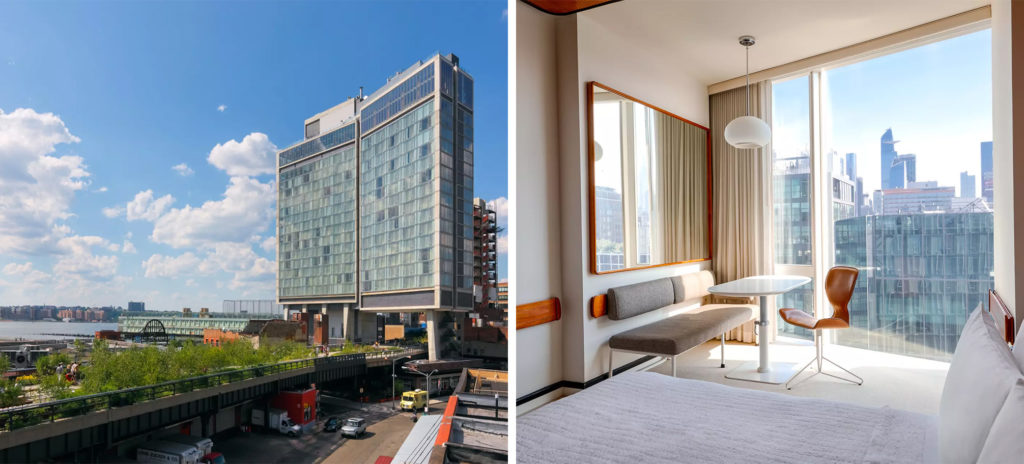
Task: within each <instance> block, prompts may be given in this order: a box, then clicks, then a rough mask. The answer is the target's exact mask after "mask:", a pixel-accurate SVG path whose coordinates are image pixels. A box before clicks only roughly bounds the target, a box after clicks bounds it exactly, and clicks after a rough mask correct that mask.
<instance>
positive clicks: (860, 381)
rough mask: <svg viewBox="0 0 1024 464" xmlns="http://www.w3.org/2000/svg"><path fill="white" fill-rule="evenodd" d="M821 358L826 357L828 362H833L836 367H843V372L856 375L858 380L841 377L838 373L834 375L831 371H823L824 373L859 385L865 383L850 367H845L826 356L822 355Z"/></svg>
mask: <svg viewBox="0 0 1024 464" xmlns="http://www.w3.org/2000/svg"><path fill="white" fill-rule="evenodd" d="M821 358H822V359H824V360H825V361H828V362H830V363H832V365H833V366H836V367H838V368H840V369H842V370H843V372H846V373H847V374H850V375H852V376H854V377H855V378H856V379H857V380H850V379H845V378H842V377H839V376H838V375H832V374H829V373H823V374H825V375H827V376H829V377H835V378H837V379H839V380H845V381H847V382H850V383H855V384H857V385H864V379H862V378H860V376H859V375H857V374H854V373H853V372H850V370H849V369H847V368H845V367H843V366H840V365H839V364H836V362H835V361H833V360H831V359H828V358H826V357H824V356H822V357H821Z"/></svg>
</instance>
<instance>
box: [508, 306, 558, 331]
mask: <svg viewBox="0 0 1024 464" xmlns="http://www.w3.org/2000/svg"><path fill="white" fill-rule="evenodd" d="M561 318H562V304H561V303H560V302H559V301H558V298H549V299H547V300H544V301H538V302H535V303H527V304H521V305H516V330H521V329H525V328H527V327H533V326H535V325H541V324H547V323H548V322H554V321H557V320H559V319H561Z"/></svg>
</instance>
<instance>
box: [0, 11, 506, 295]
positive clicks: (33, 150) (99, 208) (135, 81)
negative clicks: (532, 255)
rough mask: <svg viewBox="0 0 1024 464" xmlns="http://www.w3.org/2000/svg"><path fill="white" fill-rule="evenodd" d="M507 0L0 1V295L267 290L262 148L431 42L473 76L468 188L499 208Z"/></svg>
mask: <svg viewBox="0 0 1024 464" xmlns="http://www.w3.org/2000/svg"><path fill="white" fill-rule="evenodd" d="M506 7H507V4H506V2H504V1H500V0H498V1H431V2H426V1H375V2H370V1H366V2H362V1H360V2H356V1H348V2H334V3H330V2H318V3H303V2H287V3H285V2H281V3H278V2H253V3H243V2H221V3H210V2H202V3H199V2H196V3H186V2H171V3H154V2H134V3H133V2H123V3H122V2H95V3H93V2H90V3H70V2H67V3H65V2H53V3H51V2H21V3H4V4H3V6H2V7H0V10H2V11H0V112H2V113H0V305H10V304H44V303H45V304H60V305H65V304H82V305H108V304H109V305H120V306H126V305H127V302H128V301H129V300H140V299H141V300H144V301H146V302H147V308H148V309H180V308H181V307H183V306H189V307H193V308H197V307H210V308H211V309H213V310H214V311H219V310H220V308H221V300H223V299H233V298H272V297H273V294H274V275H273V272H274V269H275V268H276V265H275V264H274V262H273V261H274V248H273V240H272V237H273V235H274V210H273V207H274V196H275V190H274V185H273V182H274V175H273V174H272V171H273V169H272V166H273V162H274V159H273V150H274V149H275V148H284V147H286V146H289V145H291V144H293V143H294V142H297V141H299V140H300V139H301V138H302V128H303V127H302V126H303V121H304V119H305V118H307V117H309V116H312V115H314V114H316V113H318V112H320V111H323V110H325V109H327V108H329V107H331V106H333V105H335V104H337V103H340V102H341V101H343V100H344V99H345V98H346V97H349V96H353V95H355V94H356V93H357V92H358V89H359V87H360V86H363V87H365V89H366V92H367V93H369V92H372V91H373V90H375V89H376V88H378V87H380V86H381V85H383V84H384V83H385V79H386V78H387V77H388V76H390V75H392V74H394V73H395V72H397V71H399V70H402V69H405V68H406V67H408V66H409V65H411V64H413V63H414V62H416V61H417V60H421V59H425V58H427V57H429V56H431V55H433V54H434V53H437V52H440V53H454V54H456V55H458V56H459V58H460V62H461V64H462V66H463V68H464V69H466V70H467V71H468V72H469V73H470V74H472V75H473V77H474V80H475V93H476V95H475V97H476V101H475V105H476V106H475V145H476V150H475V151H476V156H475V161H476V169H475V176H476V179H475V195H476V196H477V197H481V198H484V199H487V200H496V205H497V207H498V209H499V213H501V215H502V219H504V217H505V216H506V215H505V212H506V211H507V201H506V200H505V198H506V197H507V193H506V192H507V184H508V181H507V151H508V150H507V141H508V140H507V138H508V137H507V134H508V129H507V125H508V116H507V115H508V108H507V102H508V97H507V95H508V91H507V76H508V69H507V27H508V23H507V11H506ZM506 261H507V260H506V259H505V255H502V256H501V257H500V260H499V262H500V265H501V270H500V276H501V277H504V276H505V274H506Z"/></svg>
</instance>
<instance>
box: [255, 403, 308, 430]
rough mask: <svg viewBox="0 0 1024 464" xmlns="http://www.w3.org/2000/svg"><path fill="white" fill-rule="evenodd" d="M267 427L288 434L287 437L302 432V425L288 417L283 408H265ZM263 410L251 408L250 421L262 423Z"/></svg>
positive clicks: (256, 423) (257, 423)
mask: <svg viewBox="0 0 1024 464" xmlns="http://www.w3.org/2000/svg"><path fill="white" fill-rule="evenodd" d="M266 416H267V419H268V420H267V423H266V424H267V428H268V429H270V430H276V431H278V432H280V433H283V434H285V435H288V436H289V437H296V436H298V435H299V434H300V433H302V427H299V425H298V424H296V423H295V422H293V421H292V420H291V418H289V417H288V412H287V411H285V410H283V409H273V408H271V409H268V410H267V415H266ZM263 418H264V417H263V411H262V410H260V409H253V410H252V423H253V425H263Z"/></svg>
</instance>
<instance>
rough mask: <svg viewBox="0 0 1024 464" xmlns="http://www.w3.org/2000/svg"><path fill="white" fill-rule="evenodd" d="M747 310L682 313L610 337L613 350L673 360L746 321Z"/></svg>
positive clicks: (730, 308) (732, 307) (748, 317)
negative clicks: (637, 352) (678, 355)
mask: <svg viewBox="0 0 1024 464" xmlns="http://www.w3.org/2000/svg"><path fill="white" fill-rule="evenodd" d="M750 316H751V311H750V307H749V306H727V307H718V308H715V309H709V310H705V311H700V312H695V313H683V314H679V315H677V316H672V317H670V318H667V319H662V320H660V321H658V322H654V323H651V324H647V325H645V326H642V327H637V328H635V329H632V330H627V331H625V332H622V333H620V334H617V335H614V336H612V338H611V339H610V340H609V341H608V346H609V347H611V348H612V349H616V350H629V351H641V352H644V353H656V354H662V355H666V356H675V355H677V354H680V353H682V352H684V351H686V350H689V349H690V348H693V347H695V346H697V345H700V344H701V343H704V342H706V341H708V340H710V339H712V338H715V337H717V336H719V335H722V334H723V333H724V332H726V331H728V330H730V329H733V328H735V327H736V326H738V325H740V324H743V323H744V322H747V321H748V320H750Z"/></svg>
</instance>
